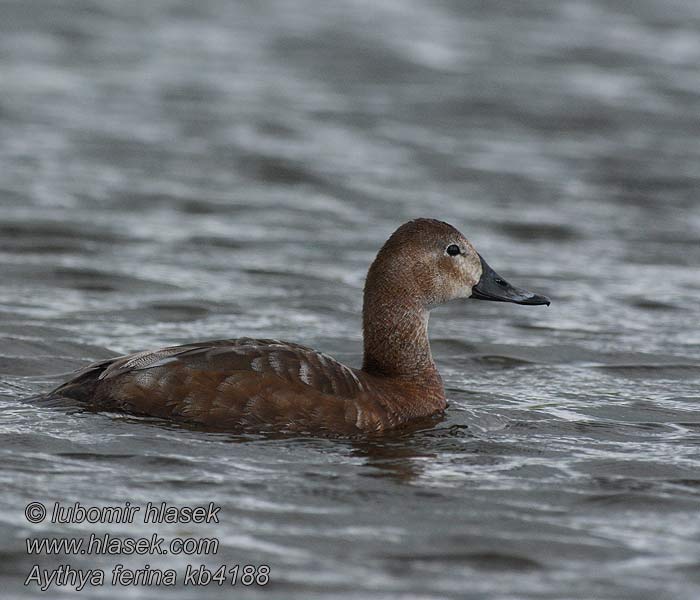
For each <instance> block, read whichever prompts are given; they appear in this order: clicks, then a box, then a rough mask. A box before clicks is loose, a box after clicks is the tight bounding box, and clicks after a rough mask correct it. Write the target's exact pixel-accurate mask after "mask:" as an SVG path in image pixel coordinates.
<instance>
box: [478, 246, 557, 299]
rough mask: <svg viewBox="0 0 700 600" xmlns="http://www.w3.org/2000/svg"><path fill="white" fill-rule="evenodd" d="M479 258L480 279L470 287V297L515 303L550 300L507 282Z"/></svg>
mask: <svg viewBox="0 0 700 600" xmlns="http://www.w3.org/2000/svg"><path fill="white" fill-rule="evenodd" d="M479 258H480V259H481V279H479V282H478V283H477V284H476V285H475V286H474V287H473V288H472V296H471V297H472V298H476V299H477V300H492V301H494V302H514V303H515V304H546V305H547V306H549V304H550V301H549V298H547V296H540V295H539V294H533V293H532V292H528V291H527V290H523V289H521V288H517V287H515V286H514V285H511V284H510V283H508V282H507V281H506V280H505V279H503V277H501V276H500V275H499V274H498V273H496V271H494V270H493V269H492V268H491V267H489V265H488V263H487V262H486V261H485V260H484V259H483V258H482V256H481V254H479Z"/></svg>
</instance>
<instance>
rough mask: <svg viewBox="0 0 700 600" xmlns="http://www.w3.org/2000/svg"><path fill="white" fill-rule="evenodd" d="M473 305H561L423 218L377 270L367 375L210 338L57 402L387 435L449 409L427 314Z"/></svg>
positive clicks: (367, 303) (103, 366)
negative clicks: (458, 303)
mask: <svg viewBox="0 0 700 600" xmlns="http://www.w3.org/2000/svg"><path fill="white" fill-rule="evenodd" d="M468 298H471V299H477V300H489V301H495V302H512V303H515V304H522V305H547V306H549V304H550V300H549V298H547V297H546V296H543V295H539V294H535V293H532V292H528V291H526V290H524V289H520V288H518V287H515V286H513V285H511V284H509V283H508V282H507V281H506V280H505V279H503V278H502V277H501V276H500V275H498V274H497V273H496V272H495V271H494V270H493V269H492V268H491V267H490V266H489V265H488V263H487V262H486V261H485V260H484V259H483V258H482V257H481V255H480V254H479V253H478V252H477V251H476V249H475V248H474V246H472V244H471V243H470V242H469V241H468V240H467V238H466V237H464V235H462V234H461V233H460V232H459V231H458V230H457V229H456V228H455V227H453V226H452V225H450V224H448V223H446V222H443V221H439V220H436V219H427V218H420V219H414V220H411V221H409V222H407V223H404V224H403V225H401V226H400V227H399V228H398V229H396V231H394V233H393V234H392V235H391V236H390V237H389V239H388V240H387V241H386V243H385V244H384V245H383V246H382V247H381V249H380V250H379V252H378V254H377V255H376V258H375V259H374V261H373V262H372V264H371V266H370V267H369V271H368V273H367V277H366V280H365V286H364V296H363V309H362V330H363V360H362V366H361V368H352V367H349V366H346V365H344V364H342V363H340V362H339V361H337V360H334V359H333V358H332V357H331V356H329V355H327V354H325V353H323V352H319V351H317V350H314V349H312V348H309V347H306V346H302V345H299V344H295V343H291V342H285V341H280V340H276V339H253V338H248V337H243V338H236V339H223V340H210V341H203V342H195V343H189V344H184V345H178V346H170V347H166V348H161V349H157V350H147V351H144V352H137V353H134V354H128V355H124V356H117V357H113V358H109V359H107V360H102V361H99V362H95V363H92V364H90V365H88V366H87V367H85V368H83V369H82V370H80V371H78V372H76V373H75V375H74V376H73V377H72V378H71V379H70V380H68V381H66V382H65V383H63V384H62V385H60V386H58V387H57V388H56V389H54V390H52V391H51V392H50V393H49V394H48V395H47V397H48V398H52V399H62V400H71V401H77V402H80V403H83V404H85V405H87V406H88V407H89V408H91V409H93V410H95V411H110V412H115V411H116V412H124V413H130V414H134V415H143V416H149V417H156V418H159V419H164V420H167V421H175V422H186V423H189V424H193V425H199V426H204V427H208V428H213V429H215V430H226V431H270V430H274V431H285V432H292V433H305V434H316V433H318V434H331V435H334V434H338V435H350V436H352V435H367V434H382V433H384V432H388V431H391V430H396V429H399V428H401V427H405V426H407V425H408V424H410V423H412V422H415V421H416V420H420V419H423V418H430V417H434V416H436V415H441V414H442V413H443V412H444V411H445V409H446V408H447V398H446V396H445V387H444V385H443V381H442V378H441V377H440V373H439V372H438V369H437V367H436V365H435V361H434V360H433V356H432V353H431V350H430V341H429V337H428V317H429V314H430V311H431V309H433V308H434V307H436V306H439V305H441V304H444V303H446V302H449V301H452V300H460V299H468Z"/></svg>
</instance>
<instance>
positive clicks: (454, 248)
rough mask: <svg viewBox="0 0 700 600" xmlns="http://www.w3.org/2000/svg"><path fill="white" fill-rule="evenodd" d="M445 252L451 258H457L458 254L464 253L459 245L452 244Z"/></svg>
mask: <svg viewBox="0 0 700 600" xmlns="http://www.w3.org/2000/svg"><path fill="white" fill-rule="evenodd" d="M445 252H447V254H449V255H450V256H457V255H458V254H462V251H461V250H460V249H459V246H458V245H457V244H450V245H449V246H447V248H446V250H445Z"/></svg>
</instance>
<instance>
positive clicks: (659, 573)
mask: <svg viewBox="0 0 700 600" xmlns="http://www.w3.org/2000/svg"><path fill="white" fill-rule="evenodd" d="M0 15H1V16H0V402H1V407H2V411H1V412H0V432H1V434H2V435H1V437H0V454H1V461H0V482H1V485H0V501H1V505H0V540H2V541H0V574H1V577H2V581H1V583H2V587H3V598H29V597H36V596H37V595H38V594H39V592H38V591H37V588H36V586H32V585H30V586H27V587H25V586H23V585H22V583H23V581H24V579H25V577H26V576H27V573H28V572H29V570H30V568H31V566H32V565H33V564H37V563H38V564H40V565H41V566H42V567H44V568H49V567H51V566H55V565H58V564H66V563H69V564H71V565H72V566H74V567H76V568H85V569H86V568H91V567H92V568H96V567H100V568H104V569H105V570H107V571H109V570H111V568H112V567H113V566H114V565H115V564H116V563H118V562H121V563H123V564H124V565H126V566H128V567H131V568H134V569H136V568H142V567H143V566H144V564H146V563H149V564H151V566H153V567H161V568H166V567H167V566H172V567H174V568H177V569H178V570H180V572H182V569H184V568H185V565H186V564H187V563H192V564H194V565H200V564H207V565H212V566H218V565H221V564H227V565H234V564H241V565H244V564H254V565H259V564H267V565H269V566H270V568H271V582H270V583H269V584H268V586H266V587H265V588H259V587H255V586H253V587H250V588H243V587H241V586H240V585H239V586H238V587H236V588H235V589H234V590H233V591H232V590H231V589H230V588H228V587H219V586H216V585H210V586H208V587H207V588H206V590H205V591H206V593H207V594H209V596H211V597H221V598H228V597H232V596H231V594H232V593H235V597H238V598H258V597H259V598H279V599H290V598H297V599H310V598H348V599H349V598H357V599H363V600H365V599H380V598H421V599H422V598H455V599H457V598H459V599H461V598H474V599H476V598H503V599H505V598H509V599H514V598H518V599H523V598H532V599H535V598H538V599H539V598H596V599H608V598H609V599H613V598H614V599H627V598H629V599H647V598H648V599H654V600H658V599H674V600H677V599H688V600H694V599H697V598H699V597H700V515H699V508H700V326H699V325H698V324H699V323H700V302H698V297H699V296H700V277H699V276H700V269H699V266H698V265H700V207H699V204H698V202H699V200H698V199H699V196H700V185H699V184H700V166H699V165H700V137H699V136H698V131H700V71H699V70H698V65H699V64H700V4H698V3H696V2H682V1H673V0H671V1H661V0H658V1H652V0H629V1H615V2H603V1H602V0H601V1H595V2H577V1H574V0H570V1H556V2H555V1H551V2H537V3H522V2H516V1H512V2H511V1H509V2H492V3H489V2H474V3H471V2H470V3H468V2H457V1H448V0H445V1H440V2H438V1H432V2H430V1H421V2H418V1H415V2H414V1H406V2H394V1H391V0H385V1H381V2H377V1H373V2H368V1H360V0H357V1H351V2H343V3H340V2H303V1H301V2H285V1H279V2H274V1H265V2H260V1H250V2H225V1H223V0H207V1H201V2H185V1H181V2H178V1H165V0H162V1H160V0H159V1H155V0H153V1H148V2H135V1H134V2H109V1H107V0H84V1H83V0H74V1H67V0H66V1H60V2H40V1H38V0H34V1H28V0H2V1H0ZM416 216H431V217H436V218H441V219H444V220H448V221H450V222H451V223H453V224H454V225H456V226H457V227H458V228H460V229H461V230H462V231H464V232H465V233H466V234H467V236H468V237H470V239H471V240H472V241H473V242H474V244H475V245H476V247H477V248H478V249H479V250H480V252H481V253H482V254H483V255H484V256H485V257H486V258H487V260H488V261H489V262H490V264H491V265H492V266H493V267H494V268H495V269H496V270H498V271H499V272H501V273H502V274H503V275H504V276H505V277H507V278H508V279H509V280H511V281H513V282H514V283H519V284H522V285H524V286H526V287H528V288H531V289H533V290H537V291H540V292H542V293H547V294H548V295H550V296H551V297H552V299H553V304H552V306H551V307H550V308H549V309H545V308H543V307H522V306H514V305H503V304H498V303H485V302H482V303H480V302H460V303H454V304H451V305H448V306H446V307H442V308H440V309H437V310H435V311H434V312H433V316H432V320H431V333H432V339H433V352H434V355H435V358H436V361H437V362H438V364H439V366H440V368H441V371H442V373H443V377H444V379H445V382H446V387H447V388H448V394H449V398H450V402H451V404H450V408H449V410H448V412H447V414H446V417H445V418H444V419H443V420H442V421H441V422H439V423H437V424H436V425H435V426H434V427H433V428H428V429H423V430H419V431H414V432H406V433H403V434H400V435H394V436H391V437H389V438H387V439H386V440H383V441H377V440H375V441H359V440H352V441H350V440H324V439H306V438H289V437H280V438H255V437H249V438H242V437H235V436H232V435H226V434H212V433H207V432H204V431H197V430H191V429H187V428H182V427H173V426H169V425H167V424H163V423H159V422H157V421H152V420H148V419H139V418H136V417H129V416H125V415H118V414H94V413H85V412H81V411H80V410H77V409H68V410H66V409H55V408H54V409H51V408H45V407H39V406H35V405H31V404H26V403H24V402H22V398H24V397H27V396H30V395H32V394H36V393H39V392H42V391H45V390H47V389H50V388H51V387H52V386H53V385H55V384H56V383H57V382H59V381H61V380H62V379H63V378H65V377H66V374H67V373H68V372H70V371H72V370H73V369H75V368H78V367H80V366H81V365H84V364H85V363H87V362H88V361H91V360H96V359H100V358H103V357H107V356H110V355H112V354H113V353H115V352H118V353H124V352H130V351H134V350H140V349H145V348H153V347H158V346H161V345H165V344H173V343H180V342H186V341H194V340H197V339H207V338H223V337H237V336H243V335H246V336H257V337H279V338H282V339H288V340H290V341H296V342H300V343H304V344H307V345H311V346H314V347H317V348H319V349H322V350H324V351H326V352H328V353H330V354H332V355H334V356H336V357H337V358H339V359H341V360H343V361H347V362H348V363H350V364H353V365H358V364H359V362H360V360H361V336H360V310H361V291H362V285H363V280H364V276H365V272H366V269H367V266H368V265H369V262H370V261H371V260H372V258H373V256H374V253H375V252H376V250H377V248H378V247H379V246H380V245H381V243H382V242H383V241H384V239H385V238H386V237H387V236H388V235H389V233H391V231H392V230H393V229H394V228H395V227H396V226H398V225H399V224H400V223H401V222H403V221H404V220H407V219H409V218H411V217H416ZM32 500H34V501H42V502H44V503H46V504H47V505H49V506H50V505H51V504H52V503H53V502H55V501H62V502H64V503H74V502H81V503H82V504H84V505H96V506H105V505H119V504H123V503H124V502H126V501H127V500H128V501H130V502H132V503H134V504H135V505H139V506H145V505H146V503H147V502H149V501H153V502H161V501H167V502H169V503H171V504H173V505H177V506H182V505H188V504H207V503H209V502H215V503H217V504H219V505H220V506H221V507H222V508H221V515H220V516H221V518H220V521H221V522H220V523H219V524H218V525H161V526H159V527H157V528H156V529H155V531H157V532H158V533H159V534H162V535H164V536H166V537H168V536H175V535H180V536H197V537H204V536H216V537H217V538H218V539H219V540H220V544H221V546H220V549H219V552H218V554H216V555H215V556H193V557H183V556H178V557H172V556H171V557H161V556H121V557H110V556H73V557H66V556H57V557H46V556H42V557H40V558H36V557H31V556H28V555H27V553H26V549H25V542H24V540H25V538H26V537H27V536H39V535H64V536H66V535H67V536H83V535H88V534H89V533H90V532H93V531H96V532H105V531H108V532H111V533H113V534H114V535H115V536H118V535H122V536H123V535H131V536H150V534H151V533H153V531H154V528H153V526H150V525H145V524H143V523H140V524H139V523H134V524H133V525H112V526H103V525H101V526H97V525H88V524H82V525H77V524H75V525H49V524H43V525H35V526H30V525H29V524H28V523H27V521H26V519H25V518H24V516H23V509H24V506H25V505H26V504H27V502H29V501H32ZM194 593H195V592H193V591H192V589H189V588H184V587H182V586H176V587H174V588H164V587H146V586H130V587H112V586H110V585H105V586H103V587H94V586H93V587H90V586H88V587H86V588H85V589H84V590H83V591H82V592H80V595H79V596H78V594H77V592H74V591H72V590H71V589H70V588H66V587H63V588H53V589H52V591H50V592H48V594H49V595H50V596H51V597H61V598H62V597H73V596H74V595H75V596H76V597H80V598H93V597H94V598H116V597H132V598H154V599H155V598H178V599H185V598H191V597H192V595H193V594H194Z"/></svg>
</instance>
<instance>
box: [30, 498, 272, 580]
mask: <svg viewBox="0 0 700 600" xmlns="http://www.w3.org/2000/svg"><path fill="white" fill-rule="evenodd" d="M220 510H221V507H220V506H217V505H216V504H214V503H213V502H210V503H209V504H208V505H207V506H180V507H178V506H172V505H169V504H167V503H166V502H160V503H152V502H149V503H148V504H147V505H146V506H145V507H140V506H134V505H132V504H131V503H130V502H126V503H125V504H123V505H120V506H83V505H81V504H80V503H79V502H76V503H74V504H71V505H63V504H61V503H59V502H55V503H54V504H53V505H52V506H51V510H50V512H49V511H48V510H47V508H46V505H44V504H42V503H41V502H30V503H29V504H27V506H26V507H25V510H24V516H25V518H26V519H27V521H29V522H30V523H34V524H38V523H42V522H44V521H48V522H50V523H52V524H74V523H92V524H98V523H99V524H104V523H110V524H113V523H134V522H139V521H141V522H143V523H144V524H160V523H202V524H208V523H218V522H219V512H220ZM25 541H26V547H27V554H28V555H30V556H41V555H45V556H56V555H67V556H85V555H87V556H90V555H102V556H105V555H106V556H124V555H126V556H131V555H138V556H164V555H186V556H194V555H215V554H216V553H217V552H218V551H219V540H218V539H217V538H215V537H200V538H196V537H174V538H172V539H170V540H168V541H166V539H165V538H164V537H162V536H160V535H158V534H157V533H153V534H152V535H150V536H146V537H125V536H116V535H113V534H110V533H94V532H93V533H90V535H89V536H87V537H53V538H52V537H30V538H26V540H25ZM269 580H270V567H269V566H268V565H250V564H234V565H230V564H229V565H219V566H215V567H211V566H208V565H203V564H200V565H192V564H188V565H186V566H185V568H184V569H183V570H182V571H178V570H176V569H160V568H154V567H151V565H150V564H144V565H143V567H141V568H137V569H130V568H126V567H125V566H124V565H123V564H121V563H119V564H116V565H115V566H114V568H112V569H106V570H105V569H97V568H75V567H73V566H71V565H69V564H63V565H59V566H58V567H56V568H52V569H45V568H41V566H40V565H38V564H35V565H33V566H32V567H31V569H30V571H29V573H28V575H27V577H26V579H25V581H24V585H25V586H36V587H38V588H39V589H41V591H47V590H49V589H50V588H53V587H69V588H73V589H76V590H78V591H80V590H82V589H84V588H85V587H86V586H104V585H113V586H118V585H121V586H153V585H163V586H174V585H177V584H178V583H180V584H182V585H185V586H193V587H194V586H207V585H212V584H213V585H219V586H222V585H238V584H240V585H243V586H251V585H259V586H263V585H266V584H267V583H268V582H269Z"/></svg>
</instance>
